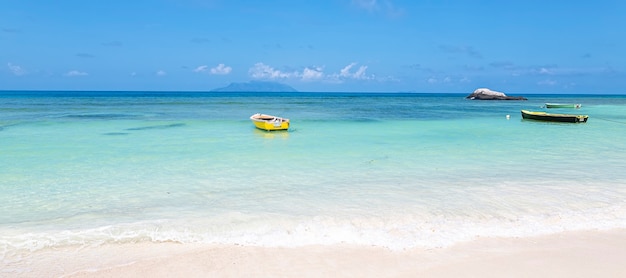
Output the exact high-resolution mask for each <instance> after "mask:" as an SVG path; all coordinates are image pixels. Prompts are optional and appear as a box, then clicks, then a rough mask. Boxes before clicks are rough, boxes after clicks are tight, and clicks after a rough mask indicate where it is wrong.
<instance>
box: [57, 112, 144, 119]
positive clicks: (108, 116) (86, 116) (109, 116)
mask: <svg viewBox="0 0 626 278" xmlns="http://www.w3.org/2000/svg"><path fill="white" fill-rule="evenodd" d="M136 116H137V115H132V114H108V113H104V114H70V115H65V116H64V117H66V118H77V119H119V118H134V117H136Z"/></svg>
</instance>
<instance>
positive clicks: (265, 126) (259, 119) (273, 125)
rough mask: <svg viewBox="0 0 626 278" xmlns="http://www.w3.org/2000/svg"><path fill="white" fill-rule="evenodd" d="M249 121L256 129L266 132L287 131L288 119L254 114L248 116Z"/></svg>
mask: <svg viewBox="0 0 626 278" xmlns="http://www.w3.org/2000/svg"><path fill="white" fill-rule="evenodd" d="M250 120H252V123H254V126H255V127H256V128H258V129H262V130H266V131H275V130H287V129H289V119H285V118H281V117H276V116H272V115H267V114H254V115H252V116H250Z"/></svg>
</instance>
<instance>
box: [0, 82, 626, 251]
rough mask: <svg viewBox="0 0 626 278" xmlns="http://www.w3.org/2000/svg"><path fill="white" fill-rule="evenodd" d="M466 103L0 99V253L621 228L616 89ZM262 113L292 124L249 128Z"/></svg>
mask: <svg viewBox="0 0 626 278" xmlns="http://www.w3.org/2000/svg"><path fill="white" fill-rule="evenodd" d="M464 96H465V94H357V93H355V94H346V93H336V94H331V93H288V94H278V93H239V94H235V93H227V94H225V93H185V92H178V93H177V92H169V93H159V92H9V91H4V92H0V143H1V144H0V165H1V167H0V211H1V212H2V213H1V214H0V257H2V258H3V260H9V259H11V260H13V259H15V258H18V257H20V256H22V255H23V254H25V252H29V251H34V250H41V249H46V248H57V247H68V246H70V247H71V246H75V247H77V248H80V247H81V246H85V245H99V244H106V243H120V242H145V241H153V242H161V241H175V242H182V243H194V242H206V243H229V244H230V243H236V244H242V245H258V246H287V247H290V246H303V245H309V244H323V245H328V244H340V243H349V244H358V245H368V246H369V245H375V246H383V247H387V248H390V249H394V250H397V249H405V248H434V247H444V246H449V245H451V244H454V243H458V242H462V241H467V240H472V239H475V238H478V237H488V236H505V237H523V236H533V235H540V234H549V233H556V232H562V231H573V230H595V229H611V228H626V173H625V171H624V169H626V96H619V95H614V96H590V95H589V96H588V95H574V96H566V95H527V97H528V98H529V100H528V101H471V100H466V99H464ZM546 102H555V103H559V102H561V103H581V104H582V105H583V106H582V108H581V109H577V110H570V109H558V110H554V109H553V110H551V111H558V112H565V113H567V112H575V113H580V114H587V115H589V116H590V118H589V121H588V122H587V123H585V124H562V123H545V122H536V121H530V120H522V119H521V115H520V110H521V109H530V110H545V109H543V108H542V107H541V106H542V105H543V104H544V103H546ZM258 112H261V113H267V114H275V115H279V116H283V117H287V118H290V119H291V128H290V130H289V131H288V132H263V131H260V130H256V129H255V128H254V127H253V125H252V123H251V122H250V121H249V119H248V117H249V116H250V115H252V114H254V113H258ZM506 115H510V118H509V119H507V118H506Z"/></svg>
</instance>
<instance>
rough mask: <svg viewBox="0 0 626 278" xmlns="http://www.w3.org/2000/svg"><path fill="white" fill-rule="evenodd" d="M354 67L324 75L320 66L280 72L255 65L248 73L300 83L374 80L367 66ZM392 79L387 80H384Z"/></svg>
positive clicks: (263, 77)
mask: <svg viewBox="0 0 626 278" xmlns="http://www.w3.org/2000/svg"><path fill="white" fill-rule="evenodd" d="M356 65H357V63H350V64H348V65H347V66H345V67H343V68H341V69H340V70H339V72H336V73H330V74H326V73H324V68H323V67H320V66H311V67H305V68H304V69H302V70H301V71H298V70H290V71H281V70H279V69H275V68H273V67H271V66H269V65H266V64H264V63H256V64H255V65H254V66H253V67H252V68H250V70H249V73H250V76H251V77H252V78H255V79H299V80H301V81H324V82H331V83H342V82H344V81H346V80H374V79H376V77H375V76H374V75H371V74H367V66H360V67H359V68H357V69H356V70H353V68H354V67H355V66H356ZM392 79H393V78H387V79H386V80H392Z"/></svg>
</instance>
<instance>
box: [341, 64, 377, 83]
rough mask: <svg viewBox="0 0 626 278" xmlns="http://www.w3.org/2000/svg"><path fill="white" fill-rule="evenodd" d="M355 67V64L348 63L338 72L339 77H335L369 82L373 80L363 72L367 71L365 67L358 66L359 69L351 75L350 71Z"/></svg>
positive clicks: (372, 77)
mask: <svg viewBox="0 0 626 278" xmlns="http://www.w3.org/2000/svg"><path fill="white" fill-rule="evenodd" d="M354 66H356V63H350V64H349V65H347V66H345V67H344V68H342V69H341V70H340V71H339V75H338V76H337V77H343V78H347V79H361V80H370V79H374V76H372V75H366V74H365V71H366V70H367V66H360V67H359V69H358V70H357V71H356V72H355V73H351V72H350V69H352V67H354Z"/></svg>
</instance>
